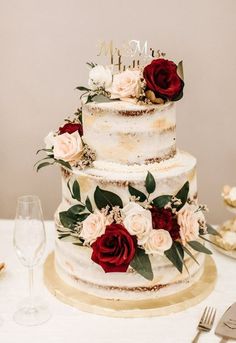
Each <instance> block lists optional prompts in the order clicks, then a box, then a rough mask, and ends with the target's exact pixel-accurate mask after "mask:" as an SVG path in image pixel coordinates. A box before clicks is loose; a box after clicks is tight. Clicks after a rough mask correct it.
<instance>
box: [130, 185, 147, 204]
mask: <svg viewBox="0 0 236 343" xmlns="http://www.w3.org/2000/svg"><path fill="white" fill-rule="evenodd" d="M128 188H129V193H130V194H131V195H132V196H135V197H137V198H139V201H140V202H143V201H145V200H147V197H146V195H145V194H144V193H142V192H140V191H139V190H138V189H136V188H134V187H132V186H130V185H129V186H128Z"/></svg>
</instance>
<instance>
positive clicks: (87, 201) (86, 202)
mask: <svg viewBox="0 0 236 343" xmlns="http://www.w3.org/2000/svg"><path fill="white" fill-rule="evenodd" d="M85 205H86V207H87V209H88V210H89V212H93V208H92V204H91V201H90V199H89V197H88V196H87V198H86V200H85Z"/></svg>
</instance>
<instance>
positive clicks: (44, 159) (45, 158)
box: [34, 155, 53, 167]
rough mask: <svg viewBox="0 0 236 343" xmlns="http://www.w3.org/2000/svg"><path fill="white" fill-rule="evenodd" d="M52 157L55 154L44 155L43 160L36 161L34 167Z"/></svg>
mask: <svg viewBox="0 0 236 343" xmlns="http://www.w3.org/2000/svg"><path fill="white" fill-rule="evenodd" d="M52 159H53V156H51V155H50V156H47V157H44V158H42V159H41V160H39V161H37V162H35V164H34V167H36V165H37V164H39V163H41V162H42V161H46V160H52Z"/></svg>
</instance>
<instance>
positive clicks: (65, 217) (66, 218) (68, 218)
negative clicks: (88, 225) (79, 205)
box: [59, 211, 77, 229]
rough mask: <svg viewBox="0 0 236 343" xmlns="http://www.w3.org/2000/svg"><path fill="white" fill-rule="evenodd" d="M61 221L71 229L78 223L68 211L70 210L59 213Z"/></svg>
mask: <svg viewBox="0 0 236 343" xmlns="http://www.w3.org/2000/svg"><path fill="white" fill-rule="evenodd" d="M59 218H60V222H61V224H62V225H63V226H64V227H67V228H69V229H74V228H75V227H76V225H77V219H76V217H75V216H72V214H70V213H68V211H63V212H60V213H59Z"/></svg>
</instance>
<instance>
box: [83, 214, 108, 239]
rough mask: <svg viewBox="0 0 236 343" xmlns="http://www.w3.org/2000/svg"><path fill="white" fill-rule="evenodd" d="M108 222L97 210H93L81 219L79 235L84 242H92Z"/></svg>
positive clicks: (101, 232)
mask: <svg viewBox="0 0 236 343" xmlns="http://www.w3.org/2000/svg"><path fill="white" fill-rule="evenodd" d="M109 224H110V221H109V220H108V218H107V217H106V216H105V215H104V214H103V213H102V212H100V211H99V210H95V211H94V213H91V214H90V215H89V216H88V217H87V218H86V219H85V220H84V221H83V226H82V230H81V233H80V236H81V237H82V238H83V239H84V241H85V243H90V244H92V243H93V242H95V241H96V239H97V238H98V237H99V236H101V235H102V234H103V233H104V232H105V230H106V225H109Z"/></svg>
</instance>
